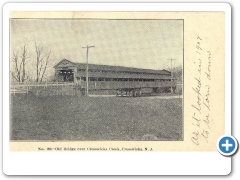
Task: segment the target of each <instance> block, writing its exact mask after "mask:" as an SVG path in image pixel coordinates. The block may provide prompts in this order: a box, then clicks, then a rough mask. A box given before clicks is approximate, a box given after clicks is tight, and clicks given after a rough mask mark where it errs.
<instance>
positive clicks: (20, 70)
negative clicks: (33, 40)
mask: <svg viewBox="0 0 240 180" xmlns="http://www.w3.org/2000/svg"><path fill="white" fill-rule="evenodd" d="M20 58H21V60H20V61H19V57H18V52H17V53H15V52H13V57H12V61H13V64H14V70H13V71H10V72H11V75H12V77H13V78H14V79H15V80H16V81H17V82H24V81H25V76H26V70H25V65H26V63H27V62H26V59H27V58H28V57H27V50H26V45H24V46H23V48H22V54H21V56H20Z"/></svg>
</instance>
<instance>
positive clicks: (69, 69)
mask: <svg viewBox="0 0 240 180" xmlns="http://www.w3.org/2000/svg"><path fill="white" fill-rule="evenodd" d="M54 68H55V79H56V81H60V82H74V83H75V84H76V85H79V86H81V87H82V88H85V87H86V68H87V66H86V64H85V63H74V62H71V61H69V60H67V59H63V60H62V61H60V62H59V63H58V64H56V65H55V66H54ZM88 86H89V90H91V89H93V90H106V89H115V90H116V89H126V88H128V89H129V88H130V89H133V88H161V87H162V88H163V87H164V88H171V87H173V86H174V84H173V81H171V72H170V71H167V70H164V69H163V70H152V69H140V68H131V67H123V66H109V65H97V64H88Z"/></svg>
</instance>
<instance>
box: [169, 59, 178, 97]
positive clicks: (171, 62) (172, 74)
mask: <svg viewBox="0 0 240 180" xmlns="http://www.w3.org/2000/svg"><path fill="white" fill-rule="evenodd" d="M167 60H170V61H171V93H172V92H173V88H172V80H173V69H172V61H173V60H176V59H172V58H171V59H167Z"/></svg>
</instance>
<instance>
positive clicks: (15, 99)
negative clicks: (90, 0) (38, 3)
mask: <svg viewBox="0 0 240 180" xmlns="http://www.w3.org/2000/svg"><path fill="white" fill-rule="evenodd" d="M221 7H225V8H226V9H228V8H229V6H228V5H226V4H222V6H221ZM220 9H221V8H220ZM223 9H224V8H223ZM227 18H229V17H227ZM227 18H226V11H224V10H217V11H192V12H189V11H188V12H184V11H180V10H179V11H171V12H170V11H165V12H164V11H150V10H148V11H145V12H140V11H138V10H136V11H124V12H123V11H91V10H89V11H83V10H81V9H80V10H79V11H76V10H74V11H68V10H65V11H64V10H63V11H58V10H56V11H44V10H40V11H35V10H32V11H29V10H28V11H26V10H22V9H21V10H19V11H18V10H9V11H8V18H7V21H8V27H5V28H7V29H8V38H9V39H8V42H9V49H8V51H5V52H4V53H5V55H6V57H8V58H7V59H5V61H9V68H8V69H7V71H8V72H7V73H8V74H9V76H8V83H9V89H8V95H9V117H8V119H5V120H6V121H8V122H9V125H8V128H7V131H8V135H9V137H8V144H9V146H8V148H9V152H25V153H26V152H35V153H38V154H39V153H49V152H51V153H53V154H55V153H58V152H60V153H67V154H69V153H80V154H82V153H96V152H97V153H103V152H105V153H108V152H109V153H111V152H118V153H123V154H124V153H129V152H132V153H133V152H141V153H151V152H152V153H162V152H189V153H190V152H212V153H215V152H216V153H218V150H217V146H216V143H217V141H218V139H219V138H220V137H221V136H223V135H224V134H226V125H225V123H226V119H225V115H226V114H225V113H226V109H225V101H226V97H225V86H226V84H227V82H226V81H227V80H229V79H225V73H226V71H225V68H226V64H227V63H229V62H227V61H231V59H226V55H227V52H226V37H227V36H226V31H227V32H228V33H230V32H229V30H226V20H227V21H228V20H229V19H227ZM6 35H7V34H6ZM227 58H229V57H227ZM6 76H7V74H6V75H5V77H6ZM218 156H221V155H219V154H218ZM221 158H222V157H221ZM228 162H229V161H228Z"/></svg>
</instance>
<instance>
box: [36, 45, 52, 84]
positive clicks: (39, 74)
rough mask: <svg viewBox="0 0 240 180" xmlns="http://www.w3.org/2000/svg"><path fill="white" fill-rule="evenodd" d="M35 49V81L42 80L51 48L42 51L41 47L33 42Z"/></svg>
mask: <svg viewBox="0 0 240 180" xmlns="http://www.w3.org/2000/svg"><path fill="white" fill-rule="evenodd" d="M35 51H36V55H37V56H36V70H37V71H36V82H42V80H43V77H44V75H45V72H46V69H47V67H48V65H49V57H50V55H51V50H50V51H49V52H48V53H44V51H43V47H41V46H39V45H37V43H36V42H35Z"/></svg>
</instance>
